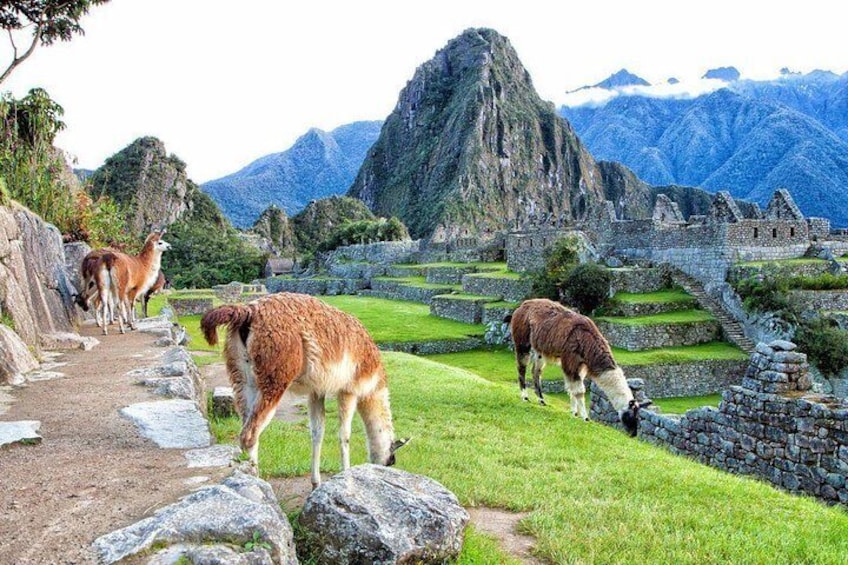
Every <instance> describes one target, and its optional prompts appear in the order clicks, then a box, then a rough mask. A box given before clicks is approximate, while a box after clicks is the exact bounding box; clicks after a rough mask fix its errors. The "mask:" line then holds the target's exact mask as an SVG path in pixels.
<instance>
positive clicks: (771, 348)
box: [592, 341, 848, 505]
mask: <svg viewBox="0 0 848 565" xmlns="http://www.w3.org/2000/svg"><path fill="white" fill-rule="evenodd" d="M634 384H635V385H636V388H639V389H641V385H642V383H634ZM811 385H812V382H811V379H810V375H809V373H808V365H807V356H806V355H804V354H803V353H799V352H797V351H796V350H795V345H794V344H793V343H790V342H786V341H773V342H771V343H770V344H768V345H766V344H763V343H760V344H759V345H758V346H757V350H756V352H755V353H754V354H753V355H752V356H751V360H750V364H749V366H748V369H747V371H746V373H745V376H744V378H743V380H742V384H741V386H731V387H730V388H729V389H727V390H725V391H724V392H723V394H722V402H721V404H720V406H719V408H718V409H715V408H711V407H705V408H698V409H695V410H690V411H688V412H687V413H686V414H685V415H683V416H664V415H662V414H658V413H655V412H652V411H649V410H644V411H643V412H642V419H641V422H640V425H639V437H640V438H642V439H643V440H645V441H648V442H650V443H654V444H657V445H663V446H666V447H667V448H669V449H670V450H671V451H672V452H674V453H678V454H681V455H688V456H690V457H693V458H695V459H697V460H698V461H700V462H702V463H706V464H708V465H711V466H714V467H717V468H719V469H723V470H726V471H730V472H732V473H739V474H745V475H755V476H757V477H759V478H761V479H764V480H766V481H769V482H770V483H772V484H774V485H775V486H778V487H781V488H784V489H786V490H788V491H790V492H793V493H803V494H808V495H811V496H815V497H817V498H820V499H822V500H825V501H827V502H831V503H841V504H846V505H848V401H846V400H845V399H839V398H837V397H833V396H824V395H819V394H812V393H811V392H810V389H811ZM640 392H641V390H640ZM592 417H593V418H594V419H597V420H600V421H603V422H605V423H613V422H615V421H617V419H616V414H615V412H614V410H613V409H612V407H611V405H610V404H609V401H608V400H607V399H606V397H605V396H604V395H603V392H601V391H600V389H598V388H597V387H594V386H593V388H592Z"/></svg>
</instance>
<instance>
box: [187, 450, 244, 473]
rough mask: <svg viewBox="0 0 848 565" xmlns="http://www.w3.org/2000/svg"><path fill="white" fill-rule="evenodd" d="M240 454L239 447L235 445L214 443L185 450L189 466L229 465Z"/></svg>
mask: <svg viewBox="0 0 848 565" xmlns="http://www.w3.org/2000/svg"><path fill="white" fill-rule="evenodd" d="M238 455H239V448H237V447H236V446H235V445H213V446H211V447H206V448H203V449H192V450H191V451H186V452H185V458H186V460H187V461H188V466H189V468H195V467H229V466H230V464H231V463H232V462H233V461H234V460H235V458H236V457H238Z"/></svg>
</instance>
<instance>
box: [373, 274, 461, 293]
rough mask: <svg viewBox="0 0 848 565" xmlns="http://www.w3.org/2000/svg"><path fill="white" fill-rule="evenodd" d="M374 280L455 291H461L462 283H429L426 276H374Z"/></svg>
mask: <svg viewBox="0 0 848 565" xmlns="http://www.w3.org/2000/svg"><path fill="white" fill-rule="evenodd" d="M374 280H377V281H384V282H393V283H400V284H405V285H408V286H414V287H417V288H426V289H434V288H436V289H438V288H449V289H451V290H455V291H457V292H458V291H461V290H462V285H461V284H447V283H428V282H427V279H426V277H418V276H415V277H374Z"/></svg>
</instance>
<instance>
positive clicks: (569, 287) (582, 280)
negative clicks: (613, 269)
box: [562, 263, 612, 315]
mask: <svg viewBox="0 0 848 565" xmlns="http://www.w3.org/2000/svg"><path fill="white" fill-rule="evenodd" d="M611 282H612V275H610V273H609V271H608V270H607V269H605V268H604V267H602V266H600V265H597V264H595V263H584V264H582V265H577V266H576V267H574V268H572V269H571V270H570V271H569V273H568V275H567V276H566V277H565V281H564V283H563V285H562V291H563V295H564V297H565V298H566V301H567V303H568V304H570V305H573V306H575V307H576V308H577V309H578V310H579V311H580V312H582V313H583V314H587V315H588V314H591V313H592V312H594V311H595V309H597V308H598V307H599V306H601V305H602V304H604V302H606V301H607V299H608V298H609V294H610V284H611Z"/></svg>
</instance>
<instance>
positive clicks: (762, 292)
mask: <svg viewBox="0 0 848 565" xmlns="http://www.w3.org/2000/svg"><path fill="white" fill-rule="evenodd" d="M734 288H735V290H736V292H737V293H738V294H739V296H740V298H742V304H743V305H744V306H745V308H746V309H747V310H753V311H757V312H775V313H777V314H780V315H785V316H789V317H794V314H792V311H791V308H790V305H789V298H788V294H787V292H788V290H789V283H788V281H787V280H786V279H782V278H780V277H777V276H773V274H771V275H769V274H763V275H759V276H754V277H748V278H745V279H742V280H740V281H737V282H736V284H735V287H734Z"/></svg>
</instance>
